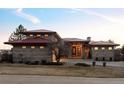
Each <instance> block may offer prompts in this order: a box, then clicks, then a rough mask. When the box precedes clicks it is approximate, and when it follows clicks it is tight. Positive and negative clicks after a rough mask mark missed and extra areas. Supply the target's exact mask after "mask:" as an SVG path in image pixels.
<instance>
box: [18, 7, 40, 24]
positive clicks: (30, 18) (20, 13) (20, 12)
mask: <svg viewBox="0 0 124 93" xmlns="http://www.w3.org/2000/svg"><path fill="white" fill-rule="evenodd" d="M16 14H17V15H18V16H20V17H22V18H25V19H27V20H28V21H30V22H32V23H33V24H38V23H40V20H39V19H38V18H37V17H35V16H33V15H30V14H27V13H25V12H23V9H22V8H19V9H16Z"/></svg>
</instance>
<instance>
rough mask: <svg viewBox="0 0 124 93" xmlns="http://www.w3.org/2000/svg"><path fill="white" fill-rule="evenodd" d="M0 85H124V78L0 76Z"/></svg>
mask: <svg viewBox="0 0 124 93" xmlns="http://www.w3.org/2000/svg"><path fill="white" fill-rule="evenodd" d="M0 84H124V78H86V77H63V76H31V75H0Z"/></svg>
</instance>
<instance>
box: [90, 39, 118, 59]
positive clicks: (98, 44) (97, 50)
mask: <svg viewBox="0 0 124 93" xmlns="http://www.w3.org/2000/svg"><path fill="white" fill-rule="evenodd" d="M89 45H90V46H91V53H92V59H93V60H96V61H99V60H100V61H114V60H115V58H114V57H115V54H114V50H115V47H116V46H119V44H115V43H114V42H112V41H110V40H109V41H92V42H90V43H89Z"/></svg>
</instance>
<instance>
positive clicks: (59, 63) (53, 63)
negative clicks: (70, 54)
mask: <svg viewBox="0 0 124 93" xmlns="http://www.w3.org/2000/svg"><path fill="white" fill-rule="evenodd" d="M42 65H63V63H62V62H46V63H44V64H42Z"/></svg>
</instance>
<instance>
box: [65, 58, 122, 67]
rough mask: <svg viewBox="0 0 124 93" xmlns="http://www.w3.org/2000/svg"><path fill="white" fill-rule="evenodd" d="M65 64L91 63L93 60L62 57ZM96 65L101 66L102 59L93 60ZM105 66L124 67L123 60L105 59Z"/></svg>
mask: <svg viewBox="0 0 124 93" xmlns="http://www.w3.org/2000/svg"><path fill="white" fill-rule="evenodd" d="M63 60H64V61H65V62H66V64H65V65H70V66H72V65H74V64H76V63H86V64H90V65H92V62H93V60H88V59H87V60H84V59H63ZM95 62H96V65H99V66H102V65H103V61H95ZM106 65H107V66H113V67H124V61H106Z"/></svg>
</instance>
